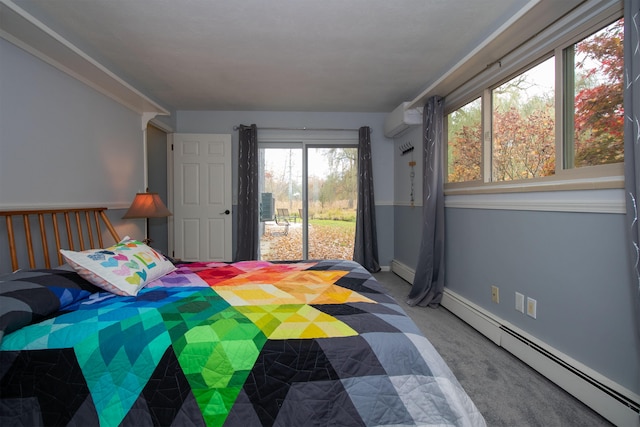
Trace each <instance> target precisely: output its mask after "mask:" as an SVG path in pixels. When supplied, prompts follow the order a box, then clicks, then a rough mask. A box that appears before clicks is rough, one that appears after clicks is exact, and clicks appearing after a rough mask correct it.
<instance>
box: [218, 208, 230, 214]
mask: <svg viewBox="0 0 640 427" xmlns="http://www.w3.org/2000/svg"><path fill="white" fill-rule="evenodd" d="M230 213H231V211H230V210H229V209H227V210H225V211H224V212H220V215H222V214H225V215H229V214H230Z"/></svg>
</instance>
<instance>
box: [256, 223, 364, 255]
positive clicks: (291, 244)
mask: <svg viewBox="0 0 640 427" xmlns="http://www.w3.org/2000/svg"><path fill="white" fill-rule="evenodd" d="M354 236H355V223H353V227H352V228H351V227H350V228H344V227H332V226H331V225H313V226H310V227H309V257H308V258H309V259H353V242H354ZM260 252H261V258H262V259H263V260H266V261H277V260H299V259H302V226H301V224H292V225H290V226H289V230H288V232H287V234H285V227H284V226H279V225H275V224H274V225H271V224H268V225H267V226H266V231H265V234H264V235H263V236H262V238H261V242H260Z"/></svg>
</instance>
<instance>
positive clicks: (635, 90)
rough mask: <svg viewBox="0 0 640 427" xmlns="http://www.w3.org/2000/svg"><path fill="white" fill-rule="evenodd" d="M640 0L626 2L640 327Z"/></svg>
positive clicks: (627, 130) (630, 204)
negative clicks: (639, 216) (639, 210)
mask: <svg viewBox="0 0 640 427" xmlns="http://www.w3.org/2000/svg"><path fill="white" fill-rule="evenodd" d="M639 27H640V0H625V2H624V85H625V86H624V115H625V120H624V175H625V176H624V180H625V192H626V199H627V200H626V202H627V223H628V227H629V231H630V238H631V239H630V240H631V246H630V247H631V254H632V257H633V259H632V264H631V265H632V266H633V286H634V289H633V293H634V294H635V303H636V309H637V310H636V323H637V325H638V330H639V331H640V230H639V229H638V196H639V195H640V136H639V135H640V38H639V37H638V28H639Z"/></svg>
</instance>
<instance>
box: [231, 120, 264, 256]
mask: <svg viewBox="0 0 640 427" xmlns="http://www.w3.org/2000/svg"><path fill="white" fill-rule="evenodd" d="M238 137H239V138H238V139H239V149H238V216H237V220H238V228H237V230H238V233H237V244H236V255H235V257H234V261H248V260H254V259H258V245H259V244H260V235H259V231H258V214H259V211H258V128H257V126H256V125H251V126H245V125H240V128H239V129H238Z"/></svg>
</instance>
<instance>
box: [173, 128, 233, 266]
mask: <svg viewBox="0 0 640 427" xmlns="http://www.w3.org/2000/svg"><path fill="white" fill-rule="evenodd" d="M173 144H174V148H173V177H174V178H173V188H174V196H173V215H174V218H173V222H174V239H175V241H174V248H175V249H174V251H175V257H176V258H180V259H182V260H184V261H231V258H232V249H231V245H232V237H231V233H232V217H231V191H232V190H231V135H228V134H224V135H223V134H187V133H183V134H180V133H177V134H175V135H174V139H173Z"/></svg>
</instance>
